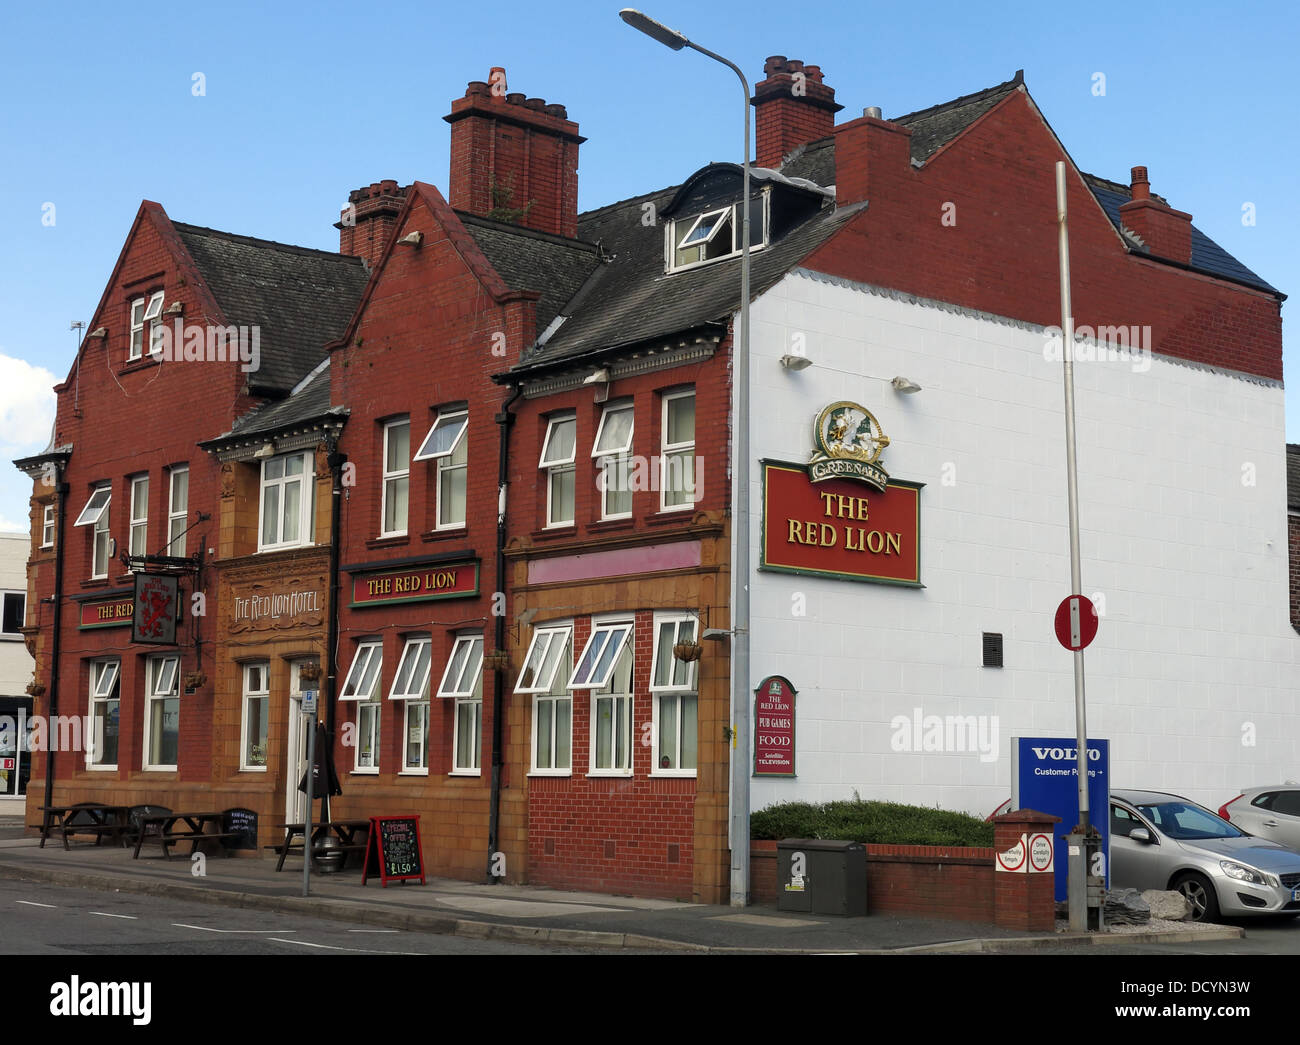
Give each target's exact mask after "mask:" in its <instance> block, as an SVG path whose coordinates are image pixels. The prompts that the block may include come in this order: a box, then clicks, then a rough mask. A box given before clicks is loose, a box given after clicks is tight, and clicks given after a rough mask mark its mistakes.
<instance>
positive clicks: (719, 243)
mask: <svg viewBox="0 0 1300 1045" xmlns="http://www.w3.org/2000/svg"><path fill="white" fill-rule="evenodd" d="M741 221H742V215H741V210H740V203H739V202H736V203H733V204H730V205H729V206H726V207H720V208H718V209H717V210H711V211H706V212H705V213H703V214H698V215H691V216H690V217H686V218H679V219H677V220H676V221H671V222H668V239H667V242H666V244H665V250H666V253H667V259H666V260H667V263H668V271H669V272H677V271H680V270H681V269H686V268H694V267H695V266H696V265H704V264H707V263H708V262H710V261H721V260H722V259H723V258H729V257H732V256H734V255H738V254H740V252H741V244H742V242H743V239H742V236H741ZM767 226H768V194H767V193H766V192H764V193H762V194H761V195H758V196H755V197H753V202H752V205H751V207H750V211H749V249H750V251H751V252H752V251H755V250H761V249H762V248H763V246H764V245H765V244H766V243H767Z"/></svg>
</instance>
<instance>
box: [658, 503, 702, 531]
mask: <svg viewBox="0 0 1300 1045" xmlns="http://www.w3.org/2000/svg"><path fill="white" fill-rule="evenodd" d="M698 503H699V502H698V501H697V502H695V503H693V504H689V505H686V506H684V507H681V508H660V509H659V511H657V512H655V513H654V514H653V515H648V516H646V523H647V524H648V525H650V526H656V525H657V526H662V525H663V524H664V523H673V522H681V521H682V520H685V521H686V522H690V521H691V519H692V518H694V516H695V505H696V504H698Z"/></svg>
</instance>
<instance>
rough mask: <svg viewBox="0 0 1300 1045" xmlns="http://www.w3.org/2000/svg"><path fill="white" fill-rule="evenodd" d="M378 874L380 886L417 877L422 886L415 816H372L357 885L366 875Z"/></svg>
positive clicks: (363, 880)
mask: <svg viewBox="0 0 1300 1045" xmlns="http://www.w3.org/2000/svg"><path fill="white" fill-rule="evenodd" d="M376 871H377V872H378V873H379V881H380V884H382V885H383V886H384V888H388V883H389V882H403V883H404V882H406V881H407V880H408V879H412V878H418V879H419V880H420V884H421V885H424V884H425V881H424V863H423V861H422V860H421V859H420V818H419V817H418V816H372V817H371V818H370V835H369V837H368V838H367V839H366V865H365V867H364V868H362V870H361V884H362V885H365V884H366V878H367V876H369V875H371V874H373V873H375V872H376Z"/></svg>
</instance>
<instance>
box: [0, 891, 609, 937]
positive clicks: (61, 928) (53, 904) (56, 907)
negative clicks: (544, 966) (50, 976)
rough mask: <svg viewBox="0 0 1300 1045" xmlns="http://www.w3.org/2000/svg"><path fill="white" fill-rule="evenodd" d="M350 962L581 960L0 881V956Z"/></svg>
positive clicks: (288, 916) (149, 898) (340, 924)
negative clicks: (384, 958)
mask: <svg viewBox="0 0 1300 1045" xmlns="http://www.w3.org/2000/svg"><path fill="white" fill-rule="evenodd" d="M349 953H351V954H390V955H391V954H402V955H412V954H435V955H479V954H485V955H486V954H512V955H554V954H579V953H583V952H582V951H580V950H579V949H577V948H571V947H554V946H550V947H547V946H541V945H538V946H534V945H531V944H521V943H511V942H507V941H499V940H468V939H462V938H460V937H458V936H444V935H439V934H435V933H419V932H402V931H399V930H392V929H368V928H364V927H358V926H356V925H353V924H349V923H347V922H336V921H330V920H327V919H323V918H314V917H311V918H309V917H304V916H302V915H292V914H277V913H273V912H270V911H259V910H245V909H241V908H237V907H236V908H231V907H219V906H216V905H213V904H202V903H186V902H184V901H182V900H173V899H168V898H165V897H158V896H144V895H140V894H137V893H116V892H98V891H95V890H90V889H72V888H64V887H62V886H52V885H46V884H43V883H37V882H22V881H12V880H7V879H0V955H15V954H24V955H37V954H41V955H77V954H85V955H115V956H117V955H122V956H132V955H171V954H215V955H247V954H279V955H291V954H296V955H303V956H307V955H339V954H349ZM588 953H601V954H606V953H608V952H607V951H604V950H602V951H599V952H594V951H593V952H588Z"/></svg>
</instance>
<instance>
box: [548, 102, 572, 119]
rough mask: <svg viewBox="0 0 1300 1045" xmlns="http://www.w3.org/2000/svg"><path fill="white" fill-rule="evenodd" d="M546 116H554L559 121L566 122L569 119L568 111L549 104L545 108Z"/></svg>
mask: <svg viewBox="0 0 1300 1045" xmlns="http://www.w3.org/2000/svg"><path fill="white" fill-rule="evenodd" d="M546 115H547V116H554V117H556V118H558V119H561V120H567V119H568V118H569V110H568V109H566V108H565V107H564V106H563V105H555V104H551V105H548V106H547V107H546Z"/></svg>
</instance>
